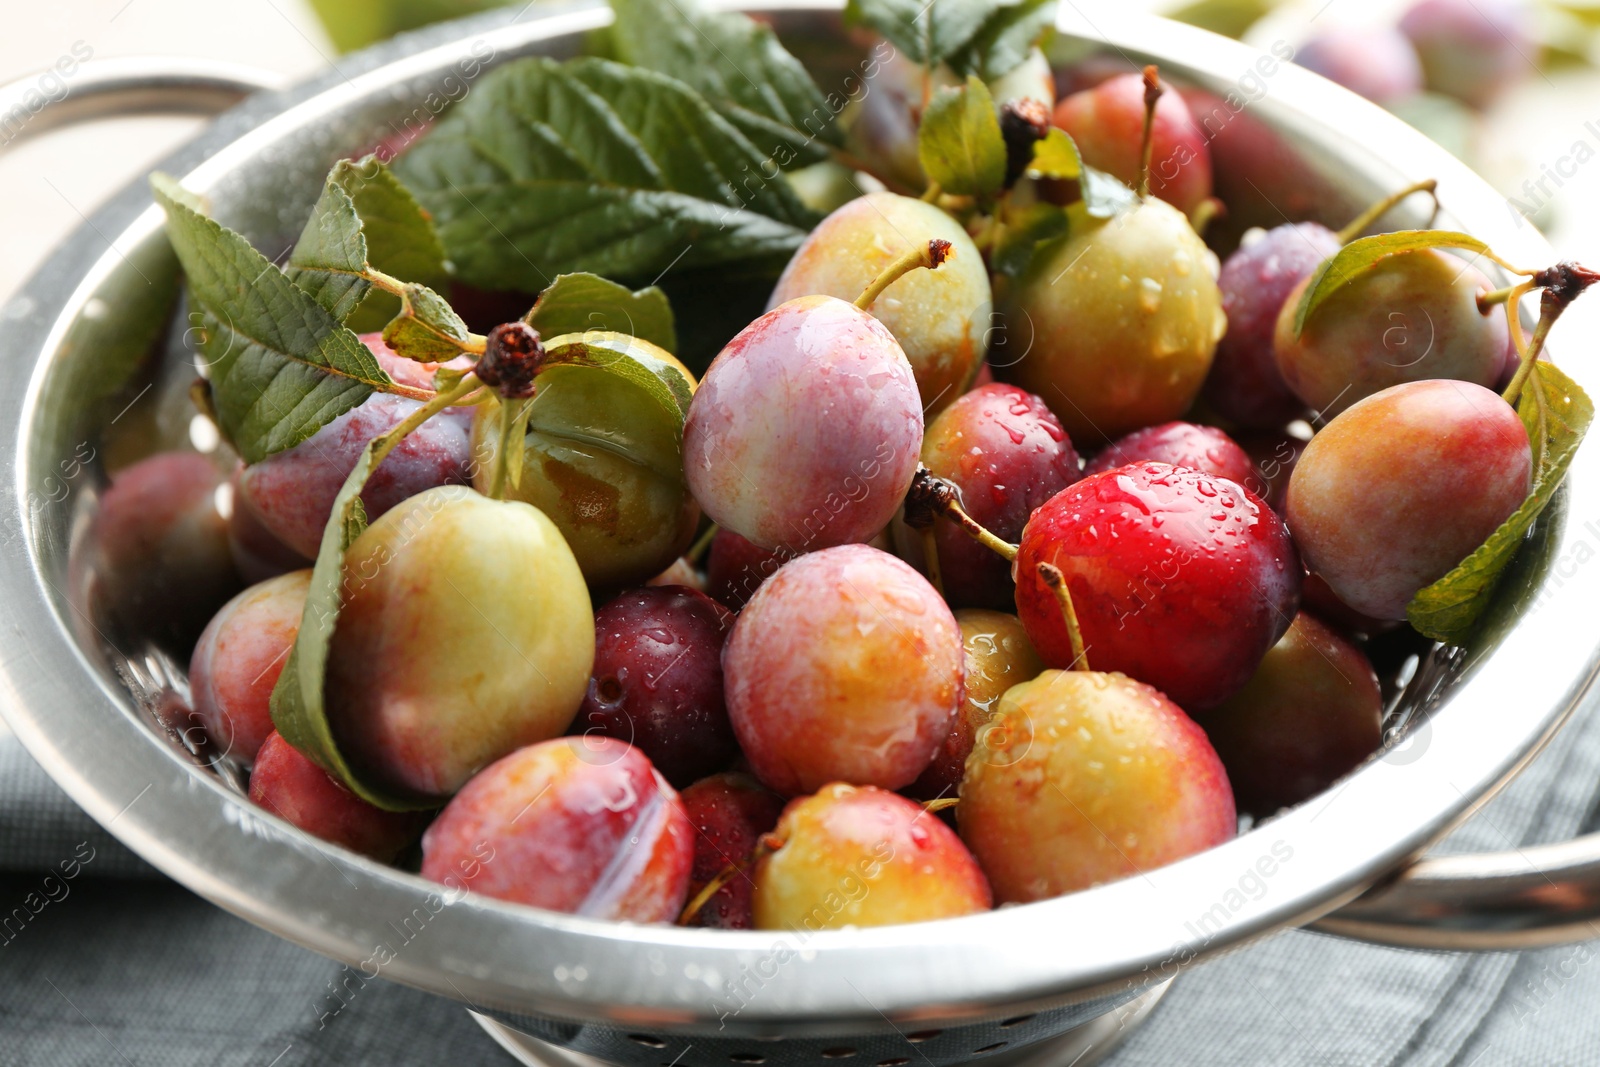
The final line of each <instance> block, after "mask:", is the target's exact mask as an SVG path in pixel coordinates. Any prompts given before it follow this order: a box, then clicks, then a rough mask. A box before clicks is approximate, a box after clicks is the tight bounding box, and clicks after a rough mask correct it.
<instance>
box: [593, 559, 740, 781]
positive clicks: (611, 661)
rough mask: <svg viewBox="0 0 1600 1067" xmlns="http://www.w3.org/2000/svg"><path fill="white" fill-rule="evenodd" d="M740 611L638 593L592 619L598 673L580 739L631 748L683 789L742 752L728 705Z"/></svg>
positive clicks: (692, 596) (668, 589)
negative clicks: (725, 678)
mask: <svg viewBox="0 0 1600 1067" xmlns="http://www.w3.org/2000/svg"><path fill="white" fill-rule="evenodd" d="M732 626H733V612H731V611H729V610H728V609H727V608H725V607H723V606H722V605H721V604H718V603H717V602H716V601H715V600H712V599H711V598H710V597H708V596H706V595H705V594H704V593H697V592H695V591H694V590H693V589H685V588H684V587H683V586H657V587H654V588H649V589H633V590H629V591H628V592H625V593H622V594H620V595H619V596H617V597H616V599H614V600H612V601H610V602H609V603H607V604H606V605H605V606H604V607H602V608H600V610H599V611H597V612H595V615H594V632H595V648H594V676H593V677H592V678H590V679H589V690H588V693H587V694H586V695H585V696H584V698H583V705H582V706H581V707H580V708H579V709H578V717H577V718H576V719H574V720H573V724H572V728H573V730H574V731H575V732H582V733H589V734H604V735H606V736H608V737H615V738H617V739H619V740H622V741H626V742H628V743H629V744H631V745H633V746H634V747H636V748H638V749H639V750H640V751H641V752H643V753H644V754H645V755H646V756H649V757H650V762H651V763H653V764H654V765H655V767H656V769H657V770H658V771H660V772H661V773H662V775H663V776H664V777H665V778H666V779H667V781H669V782H671V783H672V784H673V785H674V786H676V787H678V788H680V789H681V788H683V787H684V786H686V785H688V784H689V783H691V782H693V781H694V780H695V779H697V778H702V777H704V776H705V775H707V774H710V773H711V772H713V771H720V770H722V769H723V768H725V767H726V766H728V764H730V763H732V762H733V759H734V757H735V756H737V755H738V754H739V745H738V742H737V741H735V740H734V736H733V727H732V726H731V725H730V724H729V722H728V710H727V706H726V705H725V703H724V701H723V698H722V646H723V643H724V642H725V641H726V640H727V636H728V630H729V629H730V628H732Z"/></svg>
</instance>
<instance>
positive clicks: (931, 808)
mask: <svg viewBox="0 0 1600 1067" xmlns="http://www.w3.org/2000/svg"><path fill="white" fill-rule="evenodd" d="M959 803H961V798H960V797H937V798H935V799H933V800H924V801H923V802H922V810H923V811H926V812H932V813H934V814H937V813H939V812H941V811H944V810H945V809H946V808H953V807H955V806H956V805H957V804H959Z"/></svg>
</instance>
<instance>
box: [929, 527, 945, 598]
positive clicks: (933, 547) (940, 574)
mask: <svg viewBox="0 0 1600 1067" xmlns="http://www.w3.org/2000/svg"><path fill="white" fill-rule="evenodd" d="M922 562H923V565H924V566H926V567H927V569H928V581H929V582H931V583H933V587H934V589H936V590H938V592H939V596H941V597H944V599H946V600H948V599H949V598H948V597H945V595H944V571H943V570H942V569H941V568H940V566H939V538H938V537H937V536H935V535H934V532H933V527H932V526H924V527H923V528H922Z"/></svg>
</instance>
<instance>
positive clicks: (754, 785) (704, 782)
mask: <svg viewBox="0 0 1600 1067" xmlns="http://www.w3.org/2000/svg"><path fill="white" fill-rule="evenodd" d="M683 808H684V811H686V812H687V813H688V815H689V823H690V825H691V826H693V827H694V828H695V830H696V836H695V842H694V874H693V876H692V877H691V878H690V881H689V899H690V900H693V899H694V898H695V897H696V896H697V895H698V894H699V893H700V891H701V890H702V889H704V888H705V887H706V886H707V885H709V884H710V883H711V880H712V879H713V878H716V877H717V876H718V875H720V874H722V873H723V871H725V870H727V869H728V868H729V867H730V866H738V865H741V864H747V863H748V862H749V861H750V859H751V858H752V857H753V856H754V855H755V850H756V845H757V843H758V842H760V840H761V835H763V834H765V833H767V832H768V831H769V830H771V829H772V828H773V827H775V826H777V825H778V816H779V815H781V814H783V798H782V797H780V796H778V794H776V793H774V792H772V791H771V790H770V789H767V788H765V787H763V786H762V785H761V783H760V782H758V781H756V780H755V779H754V778H752V777H750V776H749V775H748V774H739V773H734V772H727V773H723V774H714V775H712V776H711V777H709V778H702V779H700V781H698V782H696V783H694V784H693V785H691V786H690V787H689V788H687V789H685V790H684V791H683ZM754 890H755V878H754V876H753V874H752V872H751V871H750V870H748V869H746V870H741V871H740V872H739V873H738V874H737V875H734V876H733V877H732V878H729V879H728V880H727V881H726V882H725V883H724V884H723V886H722V888H720V889H718V890H717V891H716V892H715V893H713V894H711V896H710V897H709V898H707V900H706V902H705V903H704V904H702V905H701V906H700V909H699V910H698V911H696V912H695V913H694V915H693V916H692V917H691V918H690V919H689V921H688V924H687V925H689V926H710V927H714V928H716V929H719V930H749V929H752V928H753V927H754V926H755V918H754V916H753V915H752V913H751V896H752V894H753V893H754Z"/></svg>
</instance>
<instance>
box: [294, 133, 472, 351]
mask: <svg viewBox="0 0 1600 1067" xmlns="http://www.w3.org/2000/svg"><path fill="white" fill-rule="evenodd" d="M371 269H376V270H379V271H382V272H383V273H385V274H388V275H390V276H392V277H394V278H398V279H400V280H401V281H406V282H416V283H419V284H422V285H427V286H432V287H435V288H443V287H444V286H445V285H446V284H448V283H449V280H450V272H449V268H448V267H447V266H446V264H445V257H444V246H443V245H441V244H440V243H439V237H438V234H436V233H434V230H433V223H432V222H431V221H430V220H429V219H428V216H427V213H426V212H424V211H423V210H422V206H421V205H420V204H418V203H417V201H416V198H415V197H413V196H412V195H411V193H410V192H409V191H408V190H407V189H406V188H405V186H403V185H401V184H400V182H399V180H398V179H396V178H395V176H394V174H393V173H392V172H391V171H390V170H389V168H388V167H386V166H384V165H383V163H381V162H379V161H378V160H377V159H376V158H375V157H373V156H368V157H367V158H366V159H363V160H361V161H360V162H351V161H350V160H341V161H340V162H339V163H336V164H334V167H333V170H331V171H330V172H329V173H328V180H327V183H326V184H325V185H324V186H323V189H322V196H321V197H320V198H319V199H318V200H317V206H316V208H315V209H314V210H313V211H312V213H311V218H310V219H308V220H307V221H306V225H305V229H304V231H303V232H302V233H301V234H300V240H299V241H298V242H297V243H296V244H295V247H294V251H293V252H292V253H291V254H290V256H289V265H288V267H287V269H286V270H285V273H286V274H288V276H289V278H290V279H291V280H292V281H293V282H294V283H295V284H296V285H298V286H300V287H301V288H302V289H304V290H306V291H307V292H309V293H311V294H312V295H313V296H315V297H316V298H317V301H318V303H320V304H322V306H323V307H325V308H327V309H328V311H329V312H330V313H331V314H332V315H333V317H334V318H336V319H338V320H339V321H341V322H343V323H344V324H345V325H347V326H349V327H350V328H351V329H352V330H355V331H357V332H358V333H367V332H370V331H373V330H380V329H382V328H383V326H384V324H385V323H387V322H388V321H389V320H390V319H392V318H393V317H394V316H395V315H396V314H398V313H399V311H400V301H399V299H398V298H396V297H395V296H393V295H392V294H390V293H385V292H376V293H374V292H372V288H373V286H372V282H371V280H370V279H369V277H368V272H369V270H371Z"/></svg>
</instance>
